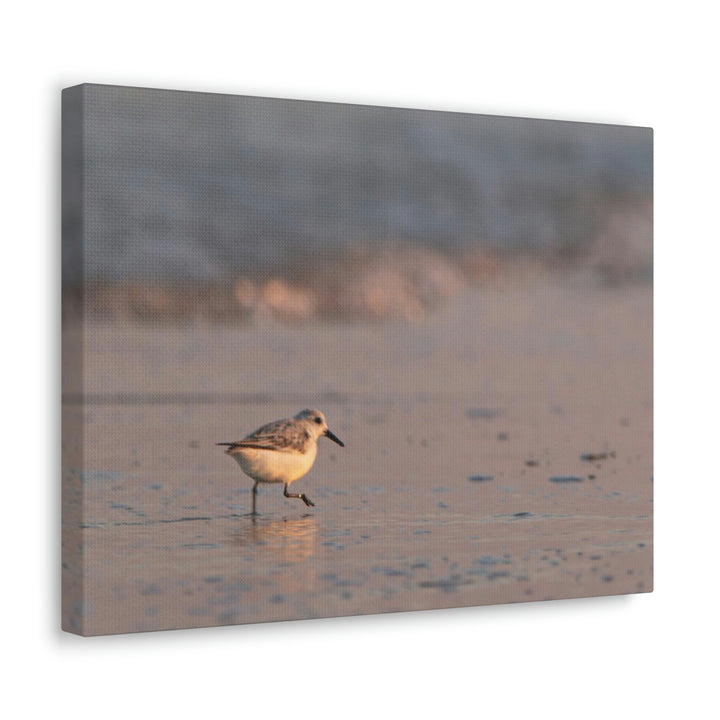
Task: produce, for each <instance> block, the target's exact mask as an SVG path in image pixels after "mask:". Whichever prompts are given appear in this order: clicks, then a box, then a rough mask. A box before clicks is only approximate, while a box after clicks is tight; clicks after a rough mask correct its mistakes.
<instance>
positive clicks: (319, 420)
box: [315, 417, 322, 425]
mask: <svg viewBox="0 0 720 720" xmlns="http://www.w3.org/2000/svg"><path fill="white" fill-rule="evenodd" d="M315 422H316V423H317V424H318V425H320V423H321V422H322V420H321V419H320V418H319V417H316V418H315Z"/></svg>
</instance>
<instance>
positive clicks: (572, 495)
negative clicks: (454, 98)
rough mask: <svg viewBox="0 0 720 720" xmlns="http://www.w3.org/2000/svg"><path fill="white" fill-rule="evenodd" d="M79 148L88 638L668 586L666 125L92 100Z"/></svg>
mask: <svg viewBox="0 0 720 720" xmlns="http://www.w3.org/2000/svg"><path fill="white" fill-rule="evenodd" d="M62 153H63V157H62V173H63V177H62V235H63V238H62V243H63V244H62V324H63V326H62V337H63V358H62V363H63V367H62V373H63V375H62V377H63V381H62V422H63V426H62V624H63V628H64V629H65V630H67V631H69V632H73V633H78V634H82V635H99V634H111V633H128V632H140V631H151V630H166V629H178V628H192V627H203V626H216V625H238V624H245V623H257V622H265V621H279V620H299V619H307V618H322V617H332V616H348V615H358V614H371V613H386V612H401V611H411V610H426V609H434V608H451V607H463V606H480V605H488V604H495V603H520V602H526V601H539V600H554V599H561V598H574V597H587V596H593V595H615V594H625V593H637V592H649V591H651V590H652V582H653V579H652V578H653V542H652V523H653V512H652V508H653V505H652V503H653V470H652V411H653V408H652V404H653V394H652V192H653V139H652V130H651V129H649V128H641V127H624V126H619V125H603V124H592V123H574V122H560V121H550V120H535V119H523V118H514V117H493V116H488V115H477V114H470V113H454V112H437V111H430V110H419V109H401V108H389V107H370V106H361V105H349V104H334V103H318V102H307V101H296V100H283V99H271V98H258V97H243V96H232V95H221V94H206V93H194V92H178V91H164V90H151V89H142V88H130V87H116V86H104V85H80V86H76V87H72V88H68V89H66V90H65V91H64V92H63V103H62ZM440 617H441V616H439V618H440Z"/></svg>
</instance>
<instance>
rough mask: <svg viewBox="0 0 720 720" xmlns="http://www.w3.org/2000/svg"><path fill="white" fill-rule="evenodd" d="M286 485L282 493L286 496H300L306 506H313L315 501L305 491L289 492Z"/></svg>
mask: <svg viewBox="0 0 720 720" xmlns="http://www.w3.org/2000/svg"><path fill="white" fill-rule="evenodd" d="M287 489H288V486H287V485H285V490H284V492H283V495H284V496H285V497H287V498H293V497H294V498H300V500H302V501H303V502H304V503H305V504H306V505H307V506H308V507H315V503H314V502H313V501H312V500H311V499H310V498H309V497H308V496H307V495H306V494H305V493H289V492H288V490H287Z"/></svg>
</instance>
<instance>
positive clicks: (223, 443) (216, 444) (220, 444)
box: [215, 443, 235, 445]
mask: <svg viewBox="0 0 720 720" xmlns="http://www.w3.org/2000/svg"><path fill="white" fill-rule="evenodd" d="M215 444H216V445H234V444H235V443H215Z"/></svg>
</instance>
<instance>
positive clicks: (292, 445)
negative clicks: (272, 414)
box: [217, 410, 345, 515]
mask: <svg viewBox="0 0 720 720" xmlns="http://www.w3.org/2000/svg"><path fill="white" fill-rule="evenodd" d="M321 435H325V436H326V437H329V438H330V439H331V440H333V441H334V442H336V443H337V444H338V445H340V447H345V443H343V442H342V441H341V440H340V439H339V438H338V437H337V436H336V435H334V434H333V433H331V432H330V430H329V429H328V426H327V421H326V420H325V416H324V415H323V414H322V413H321V412H320V411H319V410H302V411H301V412H299V413H298V414H297V415H296V416H295V417H294V418H290V419H288V420H277V421H276V422H271V423H268V424H267V425H263V426H262V427H261V428H258V429H257V430H256V431H255V432H254V433H252V434H250V435H248V436H247V437H246V438H244V439H243V440H238V441H236V442H222V443H217V444H218V445H228V446H229V447H228V449H227V450H226V451H225V453H226V454H227V455H230V456H231V457H232V458H233V459H234V460H235V461H236V462H237V464H238V465H239V466H240V467H241V468H242V469H243V472H244V473H245V474H246V475H249V476H250V477H251V478H252V479H253V480H254V481H255V484H254V485H253V489H252V514H253V515H255V514H256V513H255V497H256V495H257V489H258V483H261V482H262V483H284V485H285V490H284V491H283V495H285V497H288V498H300V500H302V501H303V502H304V503H305V504H306V505H308V506H313V507H314V505H315V503H314V502H312V501H311V500H310V498H308V496H307V495H305V493H297V494H293V493H289V492H288V486H289V485H290V483H293V482H295V481H296V480H298V479H299V478H301V477H302V476H303V475H305V473H307V472H308V471H309V470H310V468H311V467H312V466H313V463H314V462H315V456H316V455H317V441H318V438H319V437H320V436H321Z"/></svg>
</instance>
